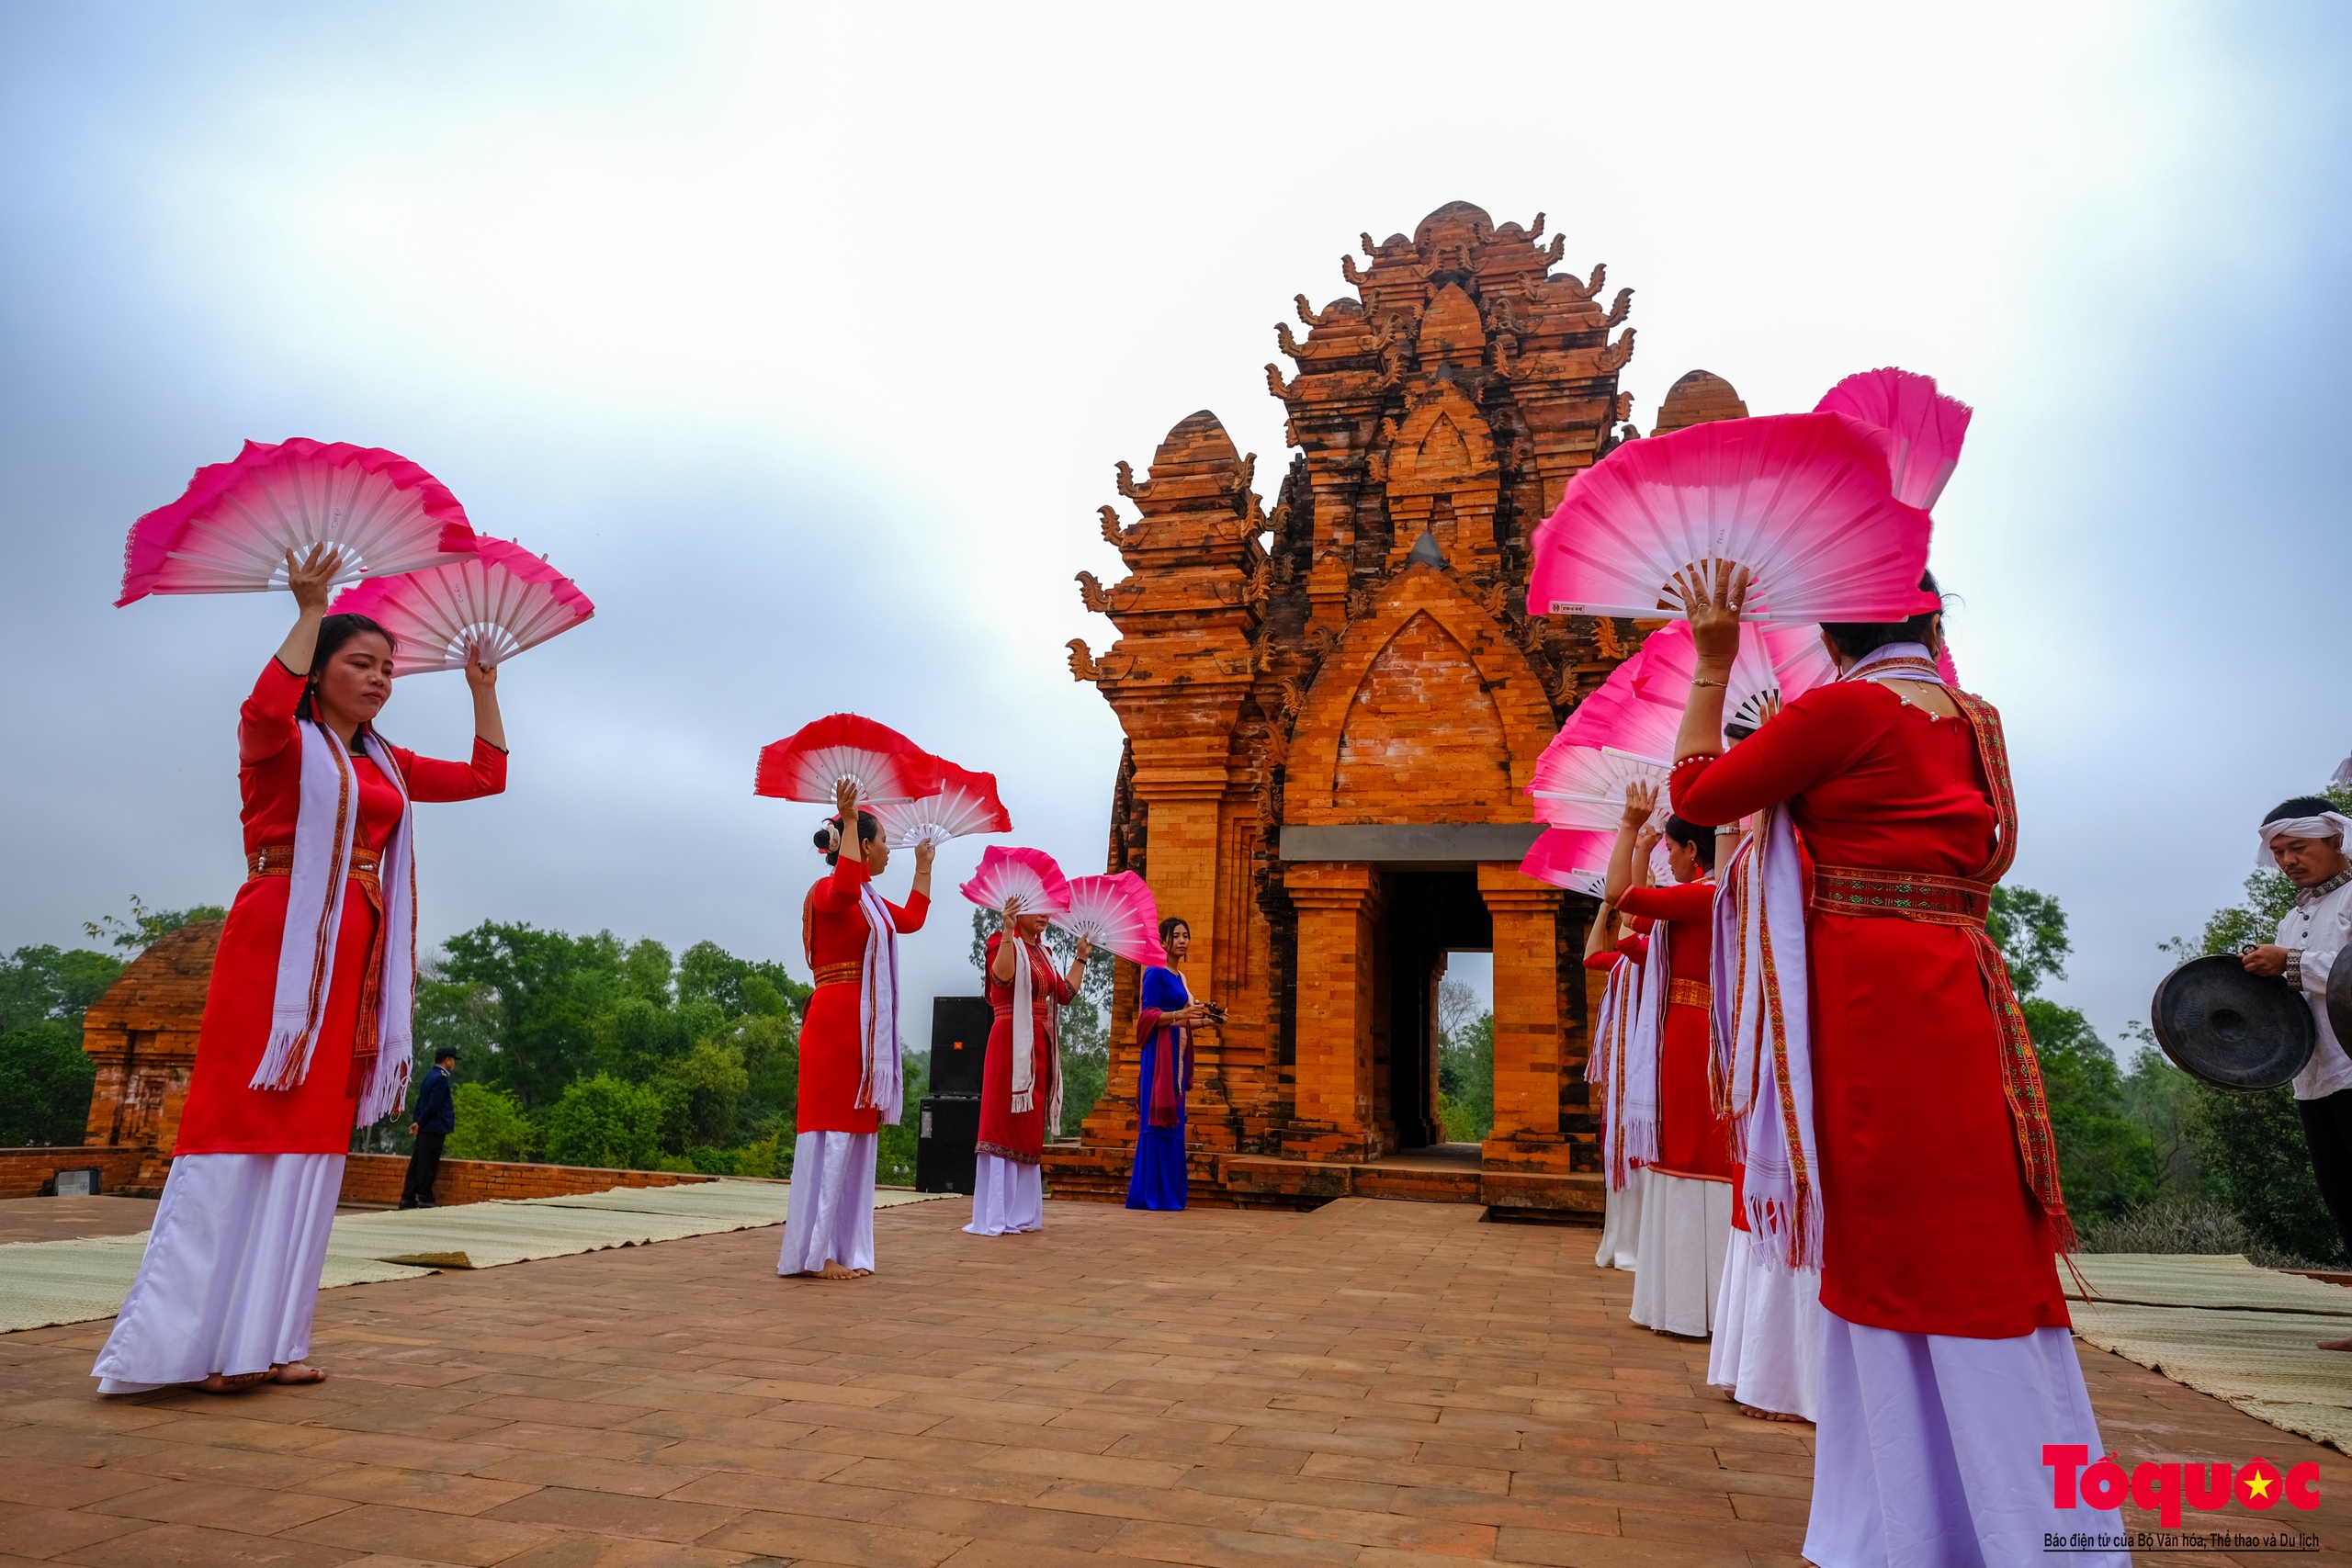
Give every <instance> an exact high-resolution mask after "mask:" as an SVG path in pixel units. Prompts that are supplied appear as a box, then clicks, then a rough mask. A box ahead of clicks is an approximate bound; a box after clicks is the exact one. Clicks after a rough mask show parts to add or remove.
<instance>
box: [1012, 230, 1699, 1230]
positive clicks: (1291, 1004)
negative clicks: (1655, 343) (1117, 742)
mask: <svg viewBox="0 0 2352 1568" xmlns="http://www.w3.org/2000/svg"><path fill="white" fill-rule="evenodd" d="M1543 234H1544V218H1543V215H1542V214H1540V213H1539V214H1537V216H1536V218H1535V220H1534V222H1533V223H1532V224H1531V225H1529V226H1528V227H1526V228H1524V229H1522V228H1521V226H1520V225H1519V224H1517V223H1505V224H1503V225H1501V226H1500V227H1497V226H1496V225H1495V224H1494V223H1493V222H1492V221H1491V220H1489V219H1488V218H1487V214H1486V213H1484V212H1483V211H1481V210H1479V209H1477V208H1476V207H1473V206H1470V205H1469V204H1468V203H1466V202H1453V203H1450V204H1448V205H1447V206H1445V207H1442V208H1440V209H1438V210H1437V211H1435V212H1433V213H1431V214H1430V216H1429V217H1427V218H1426V219H1423V220H1421V223H1420V226H1419V228H1418V229H1416V230H1415V231H1414V232H1413V235H1412V236H1411V238H1409V239H1408V238H1407V237H1406V236H1404V235H1402V234H1397V235H1393V236H1391V237H1390V238H1389V240H1388V241H1387V242H1386V243H1380V244H1375V243H1374V242H1373V240H1372V237H1371V235H1369V234H1366V235H1364V236H1363V252H1364V255H1365V257H1366V258H1367V263H1366V265H1362V266H1359V265H1358V264H1357V262H1356V259H1355V258H1354V257H1352V256H1350V257H1347V258H1345V259H1343V260H1342V262H1341V264H1340V271H1341V274H1342V276H1344V277H1345V278H1346V280H1347V281H1348V282H1349V283H1350V284H1351V285H1353V286H1354V288H1355V297H1353V298H1342V299H1336V300H1333V301H1332V302H1331V303H1329V304H1328V305H1326V306H1324V307H1323V308H1322V310H1319V311H1318V310H1314V309H1312V308H1310V306H1309V304H1308V301H1307V299H1306V296H1305V295H1301V296H1299V297H1298V299H1297V308H1298V318H1299V321H1300V322H1301V323H1302V324H1303V325H1304V326H1305V327H1306V336H1305V337H1304V338H1303V339H1302V338H1300V337H1299V336H1298V335H1297V333H1295V332H1294V331H1293V329H1292V327H1291V325H1290V324H1289V323H1288V322H1283V323H1282V324H1280V325H1278V326H1277V327H1276V328H1275V335H1276V339H1277V342H1278V343H1279V344H1280V347H1281V349H1282V352H1283V354H1284V355H1287V356H1288V357H1289V359H1290V360H1291V362H1292V365H1293V369H1292V371H1291V374H1290V375H1289V376H1288V377H1287V378H1285V376H1284V375H1283V370H1282V368H1281V367H1279V366H1278V365H1269V366H1268V367H1266V378H1267V384H1268V386H1269V387H1270V389H1272V392H1273V395H1274V396H1275V397H1277V398H1279V399H1281V400H1282V401H1283V406H1284V408H1285V409H1286V411H1287V412H1288V416H1289V419H1288V426H1287V430H1286V438H1287V440H1288V443H1289V445H1290V446H1291V447H1292V448H1293V455H1292V457H1291V462H1290V467H1289V469H1288V471H1287V472H1286V473H1284V474H1283V477H1282V481H1281V486H1280V491H1279V497H1278V502H1277V504H1276V505H1275V506H1274V507H1273V509H1272V511H1271V512H1268V511H1266V510H1265V509H1264V505H1263V502H1262V501H1261V497H1260V495H1259V494H1258V493H1257V492H1256V491H1255V489H1254V483H1255V469H1256V462H1257V459H1256V457H1255V455H1254V454H1253V455H1251V456H1249V457H1244V456H1242V455H1241V454H1240V453H1238V452H1237V451H1236V450H1235V448H1234V446H1233V443H1232V441H1231V440H1230V439H1229V438H1228V437H1227V434H1226V433H1225V429H1224V427H1223V426H1222V425H1221V424H1220V423H1218V422H1217V419H1216V415H1215V414H1213V413H1210V412H1207V411H1205V410H1204V411H1203V412H1198V413H1194V414H1192V415H1190V416H1189V417H1187V418H1185V419H1184V420H1182V421H1181V422H1180V423H1178V424H1177V425H1176V427H1175V428H1174V429H1172V430H1170V432H1169V433H1168V436H1167V439H1166V440H1164V441H1162V442H1161V443H1160V445H1159V450H1158V451H1157V452H1156V453H1155V454H1154V455H1153V457H1152V461H1151V466H1150V470H1149V472H1148V476H1147V477H1146V478H1144V479H1141V480H1138V479H1136V478H1135V477H1134V474H1133V472H1132V470H1131V469H1130V468H1129V467H1128V465H1127V464H1125V463H1121V464H1119V465H1118V487H1119V493H1120V495H1121V496H1123V497H1125V499H1126V500H1127V501H1128V502H1132V503H1133V504H1134V507H1135V509H1136V512H1137V513H1139V515H1138V516H1137V517H1136V520H1134V521H1133V522H1128V521H1125V519H1124V518H1123V517H1122V515H1121V513H1120V511H1119V509H1117V508H1115V507H1111V506H1105V507H1103V511H1102V533H1103V538H1104V539H1105V540H1106V541H1107V542H1108V543H1109V544H1111V545H1112V546H1113V547H1115V548H1116V549H1117V550H1118V552H1119V554H1120V557H1121V558H1122V559H1123V560H1124V561H1125V566H1126V569H1127V572H1128V575H1127V577H1126V578H1125V580H1124V581H1120V582H1118V583H1116V584H1115V585H1114V586H1112V587H1110V588H1108V589H1105V588H1104V587H1103V585H1102V584H1101V582H1100V581H1097V579H1096V578H1095V576H1094V574H1093V573H1091V572H1084V571H1082V572H1080V573H1079V574H1078V575H1079V582H1080V590H1081V592H1082V593H1083V595H1084V597H1085V602H1086V605H1087V607H1088V608H1089V609H1090V610H1094V611H1099V612H1102V613H1103V614H1106V615H1109V616H1110V617H1111V620H1112V622H1113V624H1114V626H1117V628H1118V632H1119V636H1118V640H1117V641H1116V642H1114V644H1113V645H1112V647H1111V649H1110V650H1109V651H1108V652H1107V653H1105V654H1103V656H1102V657H1101V658H1100V659H1099V660H1097V659H1096V658H1094V657H1093V656H1092V655H1091V652H1090V650H1089V649H1088V648H1087V645H1086V644H1085V642H1084V641H1083V640H1073V641H1072V642H1071V643H1070V645H1069V649H1070V670H1071V672H1072V674H1074V675H1075V676H1077V677H1078V678H1079V679H1080V680H1082V681H1091V682H1094V683H1095V684H1096V686H1097V687H1098V689H1100V691H1101V692H1102V694H1103V697H1104V699H1105V700H1106V701H1108V702H1109V703H1110V705H1112V707H1113V709H1114V710H1115V711H1116V713H1117V714H1118V716H1119V720H1120V723H1121V725H1122V726H1123V727H1124V728H1125V732H1126V745H1125V754H1124V756H1123V757H1122V759H1121V761H1120V764H1119V771H1118V777H1117V783H1116V786H1115V791H1116V793H1115V797H1114V808H1113V814H1112V827H1111V842H1110V852H1109V857H1108V858H1109V867H1110V869H1112V870H1114V871H1117V870H1123V869H1132V870H1135V871H1136V872H1138V873H1140V874H1142V875H1143V876H1144V877H1145V879H1146V880H1147V881H1148V882H1149V884H1150V885H1151V886H1152V889H1153V891H1154V893H1155V895H1156V896H1157V897H1158V899H1159V908H1160V910H1161V912H1162V913H1163V914H1173V915H1182V917H1183V918H1184V919H1185V920H1186V921H1187V922H1188V923H1189V924H1190V926H1191V928H1192V932H1193V948H1192V953H1193V957H1192V961H1191V964H1190V966H1189V975H1190V977H1191V980H1192V984H1193V991H1194V994H1195V995H1203V994H1205V995H1207V996H1210V997H1213V998H1215V999H1216V1000H1217V1001H1218V1002H1220V1003H1222V1004H1223V1005H1224V1006H1225V1007H1226V1008H1227V1010H1228V1016H1227V1023H1226V1025H1225V1027H1224V1028H1223V1029H1222V1030H1207V1029H1204V1030H1202V1031H1200V1032H1198V1035H1197V1038H1196V1055H1197V1060H1198V1067H1197V1070H1196V1074H1195V1079H1194V1087H1193V1094H1192V1098H1191V1100H1190V1103H1189V1107H1188V1115H1189V1119H1190V1128H1191V1133H1190V1139H1191V1144H1192V1149H1193V1154H1192V1176H1193V1191H1194V1194H1195V1201H1238V1202H1296V1201H1305V1200H1308V1199H1313V1198H1317V1197H1325V1196H1333V1195H1338V1194H1340V1193H1344V1192H1351V1191H1365V1192H1370V1191H1376V1190H1389V1189H1391V1188H1396V1189H1398V1190H1411V1191H1413V1192H1415V1193H1416V1194H1417V1195H1422V1196H1453V1197H1459V1198H1464V1199H1465V1200H1467V1199H1476V1200H1478V1201H1487V1202H1489V1203H1498V1204H1503V1205H1506V1206H1510V1205H1517V1206H1524V1207H1532V1208H1548V1209H1590V1210H1597V1209H1598V1208H1599V1207H1600V1185H1599V1180H1598V1178H1597V1176H1595V1175H1593V1174H1591V1173H1592V1172H1594V1170H1595V1169H1596V1164H1595V1160H1594V1157H1593V1147H1592V1145H1593V1134H1594V1131H1595V1129H1594V1126H1593V1123H1592V1119H1591V1117H1590V1115H1589V1113H1588V1111H1587V1109H1586V1104H1585V1086H1584V1084H1583V1081H1582V1075H1581V1067H1582V1065H1583V1059H1584V1055H1585V1046H1584V1019H1585V1013H1586V1010H1587V994H1586V993H1587V987H1586V985H1585V980H1584V970H1583V968H1582V964H1581V962H1580V959H1581V951H1582V942H1583V935H1584V930H1585V926H1586V922H1587V921H1588V919H1589V917H1590V913H1591V906H1590V905H1589V903H1587V902H1585V901H1583V900H1580V899H1575V898H1571V897H1566V896H1565V895H1563V894H1561V893H1560V892H1558V891H1557V890H1555V889H1554V888H1552V887H1550V886H1545V885H1544V884H1542V883H1539V882H1536V881H1533V880H1532V879H1530V878H1528V877H1524V876H1522V875H1521V874H1520V872H1519V862H1520V859H1521V856H1522V855H1523V854H1524V852H1525V851H1526V849H1527V847H1528V845H1529V844H1530V843H1532V841H1533V840H1534V837H1535V835H1536V833H1537V831H1538V829H1537V828H1536V827H1535V825H1534V824H1533V822H1532V817H1531V812H1530V807H1531V805H1532V802H1531V800H1530V798H1529V797H1528V795H1526V794H1525V793H1524V792H1525V787H1526V785H1527V784H1528V781H1529V779H1530V778H1531V776H1532V773H1533V770H1534V766H1535V761H1536V759H1537V757H1538V756H1539V755H1540V754H1541V753H1542V751H1543V750H1544V745H1545V744H1546V743H1547V742H1548V741H1549V740H1550V739H1552V737H1553V735H1554V734H1555V733H1556V731H1557V729H1558V728H1559V721H1560V719H1561V717H1562V716H1564V715H1565V714H1566V712H1567V711H1568V709H1569V708H1571V707H1573V706H1574V705H1575V704H1576V702H1577V700H1578V699H1579V698H1580V697H1581V696H1582V695H1583V694H1585V693H1587V692H1589V691H1590V690H1591V689H1592V688H1593V687H1594V686H1596V685H1598V684H1599V682H1600V680H1601V679H1602V678H1603V677H1605V676H1606V674H1607V673H1608V671H1610V670H1611V668H1613V667H1614V665H1615V664H1616V662H1617V661H1618V660H1621V659H1623V657H1624V656H1625V655H1626V654H1627V653H1629V652H1630V651H1632V649H1633V648H1634V646H1637V644H1638V638H1639V635H1640V633H1639V630H1638V629H1637V628H1635V627H1634V626H1631V625H1630V624H1628V623H1623V622H1619V623H1613V624H1612V623H1611V622H1608V621H1606V620H1603V621H1598V622H1597V621H1594V620H1592V619H1589V618H1587V617H1580V616H1579V617H1568V616H1557V617H1531V616H1529V615H1527V614H1526V610H1525V604H1526V588H1527V575H1528V566H1529V556H1528V547H1529V540H1530V536H1532V532H1533V530H1534V528H1535V526H1536V525H1537V524H1538V523H1540V522H1541V521H1542V520H1543V519H1544V517H1545V516H1546V515H1547V514H1548V513H1550V512H1551V511H1552V509H1553V508H1554V507H1555V506H1556V505H1557V504H1558V503H1559V501H1560V497H1561V494H1562V491H1564V490H1565V489H1566V486H1567V485H1568V483H1569V482H1570V481H1571V480H1572V479H1574V478H1575V477H1576V475H1577V473H1578V472H1579V471H1580V470H1582V469H1583V468H1588V467H1589V466H1590V465H1591V464H1592V463H1593V462H1594V461H1596V460H1597V459H1599V458H1600V457H1601V456H1602V455H1603V454H1605V453H1606V452H1608V451H1609V449H1610V448H1611V446H1614V445H1615V444H1616V443H1617V442H1618V441H1619V440H1621V439H1626V438H1630V437H1631V436H1633V435H1634V434H1635V433H1634V431H1633V430H1632V428H1631V426H1624V427H1623V429H1622V430H1621V429H1620V425H1621V423H1622V422H1623V420H1624V419H1625V418H1626V416H1627V414H1628V412H1630V408H1631V402H1632V400H1631V398H1630V397H1629V396H1627V395H1625V394H1623V393H1621V392H1620V391H1619V389H1618V386H1617V374H1618V371H1619V370H1620V369H1621V368H1622V367H1623V366H1624V364H1625V363H1626V361H1627V360H1628V359H1629V358H1631V357H1632V355H1633V349H1634V333H1633V330H1632V329H1631V328H1626V329H1625V330H1623V331H1622V332H1620V331H1618V328H1619V327H1620V325H1621V323H1623V321H1624V319H1625V316H1626V313H1627V310H1628V309H1629V307H1630V305H1631V302H1632V295H1633V290H1631V289H1629V288H1621V289H1619V290H1618V291H1617V293H1616V296H1615V298H1614V299H1613V300H1612V301H1611V303H1610V304H1608V305H1607V306H1603V305H1602V304H1601V303H1600V294H1601V291H1602V280H1603V278H1604V276H1605V269H1604V268H1601V267H1595V268H1593V270H1592V272H1591V274H1590V276H1589V277H1583V278H1579V277H1576V276H1568V275H1565V274H1559V275H1555V274H1553V273H1552V272H1551V270H1550V269H1551V268H1552V266H1553V265H1555V264H1556V263H1557V262H1558V261H1559V260H1560V257H1561V254H1562V251H1563V249H1564V248H1565V246H1564V242H1563V240H1562V239H1561V238H1559V237H1556V236H1555V238H1553V239H1552V240H1551V241H1550V243H1548V244H1546V243H1541V242H1542V237H1543ZM1744 412H1746V411H1745V409H1744V408H1741V407H1740V406H1739V405H1738V400H1737V394H1736V393H1735V392H1734V391H1733V390H1732V389H1731V387H1730V385H1729V384H1728V383H1726V382H1724V381H1722V380H1720V379H1719V378H1715V377H1713V376H1710V375H1707V374H1706V373H1705V372H1694V373H1693V374H1692V375H1691V376H1689V377H1686V378H1683V381H1682V382H1681V383H1678V385H1677V388H1676V396H1675V397H1673V398H1670V399H1669V400H1668V404H1667V405H1666V406H1665V407H1662V408H1661V410H1660V418H1661V420H1662V421H1663V422H1666V423H1668V424H1669V425H1671V424H1679V423H1697V422H1699V421H1700V420H1703V419H1710V418H1722V417H1727V416H1730V415H1733V414H1735V413H1744ZM1475 949H1487V950H1491V952H1492V953H1493V954H1494V964H1495V1122H1494V1128H1493V1132H1492V1134H1491V1135H1490V1136H1489V1137H1488V1138H1487V1141H1486V1143H1485V1145H1483V1147H1481V1148H1480V1149H1479V1151H1478V1156H1479V1157H1478V1158H1477V1160H1476V1164H1475V1166H1473V1165H1471V1164H1469V1162H1467V1161H1466V1160H1464V1159H1462V1158H1460V1157H1459V1156H1458V1154H1457V1155H1456V1156H1455V1158H1454V1165H1455V1167H1456V1168H1454V1169H1453V1170H1451V1171H1439V1172H1436V1173H1434V1174H1433V1173H1431V1171H1430V1169H1429V1162H1427V1161H1420V1162H1417V1161H1414V1160H1412V1159H1409V1158H1408V1159H1405V1160H1401V1161H1400V1160H1398V1159H1397V1156H1399V1155H1400V1154H1409V1152H1410V1151H1413V1150H1417V1149H1423V1148H1427V1147H1429V1146H1430V1145H1436V1144H1439V1143H1440V1142H1441V1141H1442V1128H1441V1127H1440V1125H1439V1123H1438V1121H1437V1116H1436V1082H1437V1053H1436V1051H1435V1049H1434V1045H1433V1043H1434V1037H1435V1033H1436V1030H1435V1001H1436V990H1437V983H1438V981H1439V979H1440V978H1441V976H1442V974H1443V972H1444V966H1445V962H1446V953H1448V952H1449V951H1462V950H1475ZM1121 969H1122V972H1123V973H1122V977H1121V981H1120V986H1119V989H1118V992H1117V996H1116V1001H1115V1005H1114V1023H1113V1043H1114V1049H1113V1065H1112V1073H1111V1081H1110V1087H1109V1089H1108V1091H1107V1092H1106V1093H1105V1094H1104V1095H1103V1099H1102V1100H1101V1101H1100V1102H1099V1103H1098V1105H1097V1106H1096V1108H1095V1111H1094V1112H1093V1114H1092V1115H1091V1116H1090V1117H1089V1118H1088V1120H1087V1122H1086V1124H1085V1129H1084V1133H1083V1134H1082V1136H1081V1138H1080V1143H1079V1145H1076V1146H1071V1145H1057V1146H1056V1147H1054V1148H1052V1149H1050V1150H1049V1151H1048V1154H1047V1156H1046V1157H1047V1163H1048V1167H1049V1168H1050V1170H1051V1172H1052V1175H1053V1177H1054V1179H1055V1185H1056V1190H1057V1191H1058V1192H1061V1193H1064V1194H1066V1195H1071V1196H1078V1195H1097V1196H1103V1197H1109V1196H1112V1195H1113V1194H1114V1192H1117V1191H1120V1190H1124V1183H1125V1172H1126V1166H1127V1162H1128V1158H1129V1155H1130V1151H1131V1150H1132V1148H1133V1145H1134V1142H1135V1135H1136V1053H1135V1049H1134V1044H1133V1033H1132V1021H1133V1019H1134V1015H1135V983H1136V976H1135V971H1134V969H1133V968H1132V966H1130V965H1124V964H1123V965H1122V966H1121ZM1382 1162H1385V1164H1384V1163H1382ZM1384 1184H1386V1185H1385V1186H1384ZM1441 1189H1442V1190H1441Z"/></svg>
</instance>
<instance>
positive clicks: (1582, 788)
mask: <svg viewBox="0 0 2352 1568" xmlns="http://www.w3.org/2000/svg"><path fill="white" fill-rule="evenodd" d="M1561 739H1562V738H1561V737H1559V736H1555V737H1553V739H1552V744H1551V745H1549V746H1547V747H1545V748H1544V755H1543V756H1542V757H1540V758H1538V759H1537V760H1536V763H1535V781H1534V784H1533V785H1532V793H1533V794H1534V795H1535V813H1536V815H1537V816H1539V817H1541V818H1543V819H1544V821H1546V822H1549V823H1550V824H1551V825H1552V826H1553V827H1555V828H1581V829H1586V830H1588V831H1591V832H1609V833H1614V832H1615V831H1616V830H1617V824H1618V823H1619V822H1620V821H1621V820H1622V819H1623V817H1624V815H1625V789H1626V786H1627V785H1629V784H1636V783H1639V784H1652V785H1655V786H1656V787H1657V792H1658V805H1657V808H1658V810H1659V811H1660V812H1663V811H1665V810H1666V809H1667V800H1666V780H1667V775H1668V773H1670V772H1671V771H1672V770H1671V769H1670V768H1669V767H1668V765H1667V764H1666V763H1664V762H1662V761H1658V760H1657V758H1655V757H1642V756H1636V755H1635V754H1634V753H1633V752H1631V751H1621V750H1617V748H1615V747H1614V746H1563V745H1561V744H1560V741H1561Z"/></svg>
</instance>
